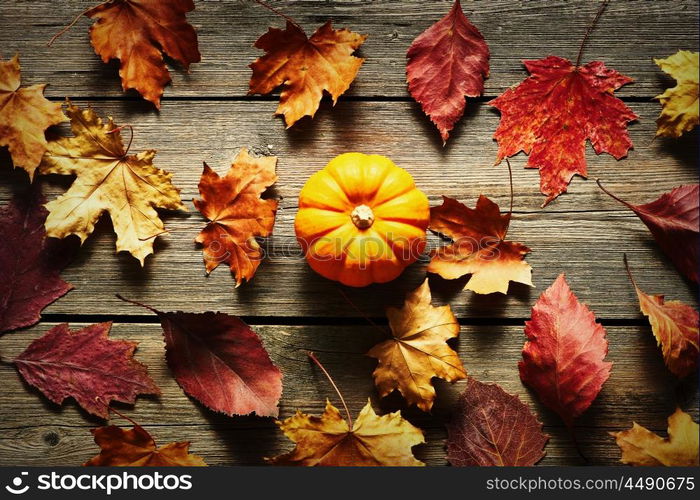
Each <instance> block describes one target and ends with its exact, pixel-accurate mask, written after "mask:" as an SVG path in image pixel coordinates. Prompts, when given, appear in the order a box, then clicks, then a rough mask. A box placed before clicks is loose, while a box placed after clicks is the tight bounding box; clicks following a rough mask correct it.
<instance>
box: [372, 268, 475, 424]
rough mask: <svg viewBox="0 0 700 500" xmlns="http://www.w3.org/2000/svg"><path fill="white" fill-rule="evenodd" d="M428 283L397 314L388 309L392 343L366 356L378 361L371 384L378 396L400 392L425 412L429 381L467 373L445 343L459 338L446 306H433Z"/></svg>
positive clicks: (428, 402)
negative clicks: (376, 390) (395, 391)
mask: <svg viewBox="0 0 700 500" xmlns="http://www.w3.org/2000/svg"><path fill="white" fill-rule="evenodd" d="M431 300H432V297H431V295H430V287H429V286H428V280H427V279H426V280H425V281H424V282H423V284H422V285H421V286H420V287H418V288H416V289H415V290H414V291H413V292H411V293H409V294H408V296H407V297H406V302H405V303H404V305H403V307H402V308H401V309H396V308H393V307H392V308H389V309H388V310H387V317H388V318H389V326H390V328H391V332H392V338H391V339H390V340H387V341H385V342H381V343H379V344H377V345H375V346H374V347H372V349H370V350H369V352H368V353H367V355H368V356H371V357H373V358H376V359H377V360H378V361H379V364H378V365H377V368H376V369H375V370H374V383H375V385H376V386H377V389H378V391H379V394H380V396H382V397H384V396H386V395H388V394H389V393H391V392H392V391H393V390H395V389H396V390H398V391H399V392H400V393H401V394H402V395H403V397H404V398H406V401H407V402H408V404H415V405H417V406H418V408H420V409H421V410H423V411H429V410H430V409H431V408H432V406H433V401H434V400H435V388H434V387H433V384H432V379H433V377H438V378H441V379H443V380H447V381H448V382H454V381H456V380H459V379H463V378H465V377H466V376H467V373H466V371H465V369H464V367H463V366H462V361H461V360H460V359H459V356H458V355H457V353H456V352H454V351H453V350H452V349H451V348H450V346H449V345H448V344H447V341H448V340H449V339H452V338H455V337H457V335H459V323H458V322H457V319H456V318H455V316H454V314H452V310H451V309H450V306H449V305H446V306H439V307H434V306H433V305H432V304H431Z"/></svg>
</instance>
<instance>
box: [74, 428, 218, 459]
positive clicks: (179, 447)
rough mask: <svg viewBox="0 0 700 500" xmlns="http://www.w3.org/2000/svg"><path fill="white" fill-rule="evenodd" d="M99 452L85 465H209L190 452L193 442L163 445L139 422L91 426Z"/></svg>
mask: <svg viewBox="0 0 700 500" xmlns="http://www.w3.org/2000/svg"><path fill="white" fill-rule="evenodd" d="M92 434H93V436H95V443H96V444H97V446H99V447H100V453H99V454H98V455H97V456H95V457H93V458H91V459H90V460H88V461H87V462H85V463H84V464H83V465H84V466H86V467H89V466H97V467H206V465H207V464H206V463H205V462H204V459H203V458H202V457H200V456H197V455H194V454H192V453H189V449H190V442H189V441H178V442H176V443H168V444H166V445H165V446H161V447H160V448H159V447H157V446H156V442H155V440H154V439H153V437H152V436H151V435H150V434H149V433H148V432H147V431H146V429H144V428H143V427H141V426H140V425H135V426H134V427H133V428H132V429H122V428H121V427H117V426H116V425H109V426H106V427H98V428H97V429H92Z"/></svg>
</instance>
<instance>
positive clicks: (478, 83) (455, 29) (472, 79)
mask: <svg viewBox="0 0 700 500" xmlns="http://www.w3.org/2000/svg"><path fill="white" fill-rule="evenodd" d="M406 57H408V64H407V65H406V76H407V78H408V91H409V92H410V93H411V96H412V97H413V98H414V99H415V100H416V101H417V102H418V103H420V105H421V108H422V109H423V112H424V113H425V114H426V115H428V117H429V118H430V120H431V121H432V122H433V123H434V124H435V126H436V127H437V128H438V130H439V131H440V135H441V136H442V142H443V145H444V143H446V142H447V138H448V137H449V135H450V130H452V128H453V127H454V125H455V123H456V122H457V120H459V119H460V118H461V117H462V114H463V113H464V108H465V105H466V103H465V100H464V97H465V96H468V97H477V96H480V95H481V94H482V93H483V92H484V78H485V77H487V76H488V74H489V47H488V45H487V44H486V41H485V40H484V37H483V36H482V35H481V33H480V32H479V30H478V29H477V28H476V26H474V25H473V24H472V23H470V22H469V19H467V17H466V16H465V15H464V12H462V6H461V5H460V3H459V0H455V3H454V5H453V6H452V9H450V12H448V13H447V15H446V16H445V17H443V18H442V19H440V20H439V21H438V22H436V23H435V24H433V25H432V26H431V27H430V28H428V29H427V30H425V31H424V32H423V33H421V34H420V35H418V37H417V38H416V39H415V40H414V41H413V43H412V44H411V46H410V47H409V48H408V52H407V53H406Z"/></svg>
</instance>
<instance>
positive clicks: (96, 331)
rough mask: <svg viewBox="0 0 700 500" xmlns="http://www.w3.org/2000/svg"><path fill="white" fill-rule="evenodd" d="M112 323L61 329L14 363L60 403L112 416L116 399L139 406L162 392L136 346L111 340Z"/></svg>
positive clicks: (42, 338)
mask: <svg viewBox="0 0 700 500" xmlns="http://www.w3.org/2000/svg"><path fill="white" fill-rule="evenodd" d="M111 327H112V323H111V322H109V323H98V324H95V325H90V326H87V327H85V328H82V329H80V330H76V331H71V330H70V329H69V328H68V324H67V323H62V324H60V325H56V326H55V327H53V328H52V329H51V330H49V331H48V332H46V334H45V335H44V336H43V337H41V338H39V339H37V340H35V341H34V342H32V343H31V344H30V345H29V347H27V349H26V350H25V351H24V352H23V353H22V354H20V355H19V356H17V358H15V360H14V364H15V366H16V367H17V370H18V371H19V373H20V374H21V375H22V377H23V378H24V380H26V381H27V383H29V384H31V385H33V386H34V387H36V388H37V389H39V390H40V391H41V392H42V393H43V394H44V395H45V396H46V397H47V398H49V399H50V400H51V401H53V402H54V403H56V404H61V403H62V402H63V400H64V399H66V398H69V397H72V398H73V399H75V400H76V401H77V403H78V404H79V405H80V406H81V407H83V409H84V410H85V411H87V412H88V413H92V414H93V415H97V416H98V417H102V418H107V415H108V410H107V408H108V405H109V403H110V402H111V401H120V402H122V403H134V402H135V400H136V396H137V395H138V394H160V389H158V387H157V386H156V384H155V382H153V380H152V379H151V377H149V375H148V370H147V368H146V366H145V365H143V364H141V363H139V362H138V361H136V360H135V359H134V358H133V355H134V350H135V349H136V345H137V344H136V342H129V341H126V340H110V339H109V338H107V336H108V334H109V330H110V329H111Z"/></svg>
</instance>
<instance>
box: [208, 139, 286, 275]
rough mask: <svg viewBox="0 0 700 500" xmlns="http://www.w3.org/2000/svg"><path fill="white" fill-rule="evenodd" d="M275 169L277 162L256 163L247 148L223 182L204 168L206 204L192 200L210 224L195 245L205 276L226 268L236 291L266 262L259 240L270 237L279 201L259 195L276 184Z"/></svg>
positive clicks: (275, 159) (212, 172)
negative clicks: (199, 248)
mask: <svg viewBox="0 0 700 500" xmlns="http://www.w3.org/2000/svg"><path fill="white" fill-rule="evenodd" d="M276 165H277V158H275V157H274V156H269V157H263V158H253V157H251V156H250V155H249V154H248V150H247V149H245V148H241V151H240V153H239V154H238V156H237V157H236V159H235V160H234V162H233V164H232V165H231V168H230V169H229V171H228V172H227V173H226V175H224V176H223V177H220V176H219V175H218V174H217V173H216V172H214V171H213V170H212V169H211V168H209V166H208V165H207V164H206V163H205V164H204V172H202V178H201V179H200V181H199V194H200V195H201V197H202V199H200V200H194V206H195V207H197V210H199V211H200V212H201V213H202V215H204V217H206V218H207V219H208V220H209V221H210V222H209V223H208V224H207V226H206V227H205V228H204V229H202V231H201V232H200V233H199V234H198V235H197V238H196V239H195V241H196V242H197V243H199V244H201V245H202V246H203V249H202V253H203V255H204V265H205V267H206V269H207V273H210V272H211V271H213V270H214V269H216V267H217V266H218V265H219V264H220V263H221V262H228V264H229V266H230V267H231V272H232V273H234V274H235V276H236V286H239V285H240V284H241V283H242V282H243V280H244V279H246V280H248V281H250V280H251V279H252V278H253V276H254V275H255V271H256V270H257V269H258V266H259V265H260V262H261V260H262V258H263V253H262V251H261V249H260V246H259V245H258V243H257V241H256V240H255V237H256V236H263V237H264V236H269V235H270V234H271V233H272V226H273V225H274V224H275V213H276V211H277V201H275V200H263V199H261V198H260V195H261V194H262V193H263V192H264V191H265V190H266V189H267V188H268V187H270V186H271V185H272V184H274V182H275V181H276V180H277V175H276V174H275V166H276Z"/></svg>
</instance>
